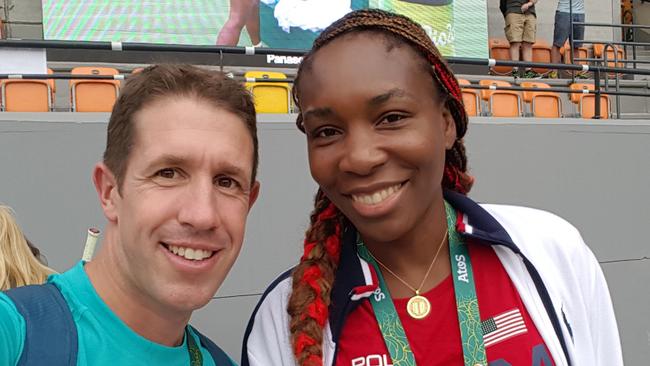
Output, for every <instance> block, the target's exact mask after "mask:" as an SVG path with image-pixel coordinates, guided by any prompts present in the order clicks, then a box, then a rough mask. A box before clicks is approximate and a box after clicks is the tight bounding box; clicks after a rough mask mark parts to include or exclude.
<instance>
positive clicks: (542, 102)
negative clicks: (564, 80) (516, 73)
mask: <svg viewBox="0 0 650 366" xmlns="http://www.w3.org/2000/svg"><path fill="white" fill-rule="evenodd" d="M521 86H522V87H524V88H536V89H540V90H539V91H524V92H523V93H522V94H523V97H524V102H526V103H529V104H530V112H531V114H532V116H533V117H538V118H560V117H562V102H561V100H560V96H559V94H557V93H555V92H549V91H544V90H543V89H548V88H550V85H548V84H546V83H540V82H531V81H525V82H523V83H521Z"/></svg>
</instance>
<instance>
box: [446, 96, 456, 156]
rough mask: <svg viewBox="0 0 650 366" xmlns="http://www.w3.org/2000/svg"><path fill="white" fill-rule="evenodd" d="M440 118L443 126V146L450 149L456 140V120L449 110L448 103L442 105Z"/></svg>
mask: <svg viewBox="0 0 650 366" xmlns="http://www.w3.org/2000/svg"><path fill="white" fill-rule="evenodd" d="M442 118H443V123H444V127H445V148H446V149H447V150H449V149H451V148H452V147H453V146H454V143H455V142H456V136H457V135H456V120H454V116H453V115H452V114H451V111H450V110H449V107H448V104H447V103H444V104H443V107H442Z"/></svg>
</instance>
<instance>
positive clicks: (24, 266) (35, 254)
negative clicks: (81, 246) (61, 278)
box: [0, 205, 54, 291]
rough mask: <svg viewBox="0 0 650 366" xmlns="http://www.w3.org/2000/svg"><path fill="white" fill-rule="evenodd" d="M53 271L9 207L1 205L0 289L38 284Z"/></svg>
mask: <svg viewBox="0 0 650 366" xmlns="http://www.w3.org/2000/svg"><path fill="white" fill-rule="evenodd" d="M52 273H54V271H53V270H52V269H51V268H49V267H47V266H46V265H45V264H44V263H43V262H42V259H41V254H40V251H39V250H38V248H36V247H35V246H33V245H32V244H31V243H30V242H29V240H27V238H25V235H24V234H23V232H22V230H20V227H19V226H18V223H17V222H16V219H15V217H14V215H13V212H12V210H11V208H10V207H8V206H4V205H0V291H5V290H8V289H10V288H14V287H18V286H25V285H37V284H41V283H43V282H45V280H47V276H49V275H50V274H52Z"/></svg>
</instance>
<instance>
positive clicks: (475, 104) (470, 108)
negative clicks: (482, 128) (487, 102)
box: [458, 79, 481, 116]
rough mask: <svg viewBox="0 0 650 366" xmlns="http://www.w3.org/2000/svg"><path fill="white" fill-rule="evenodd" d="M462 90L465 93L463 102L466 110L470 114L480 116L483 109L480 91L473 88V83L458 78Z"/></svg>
mask: <svg viewBox="0 0 650 366" xmlns="http://www.w3.org/2000/svg"><path fill="white" fill-rule="evenodd" d="M458 84H460V87H461V89H460V90H461V92H462V94H463V104H464V105H465V112H466V113H467V115H468V116H478V115H480V111H481V102H480V100H479V96H478V92H477V91H476V90H474V89H471V85H472V84H471V83H470V82H469V81H468V80H465V79H458Z"/></svg>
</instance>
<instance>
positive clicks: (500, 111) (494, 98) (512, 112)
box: [479, 80, 522, 117]
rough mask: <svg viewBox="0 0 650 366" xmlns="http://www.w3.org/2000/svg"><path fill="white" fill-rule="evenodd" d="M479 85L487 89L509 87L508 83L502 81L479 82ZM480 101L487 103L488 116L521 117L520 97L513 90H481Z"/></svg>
mask: <svg viewBox="0 0 650 366" xmlns="http://www.w3.org/2000/svg"><path fill="white" fill-rule="evenodd" d="M479 85H482V86H489V87H509V86H511V85H510V83H509V82H507V81H502V80H481V81H479ZM481 99H483V100H485V101H486V102H487V103H488V106H489V108H490V114H491V115H492V116H494V117H519V116H521V112H522V107H521V96H520V94H519V92H517V91H514V90H492V89H481Z"/></svg>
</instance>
